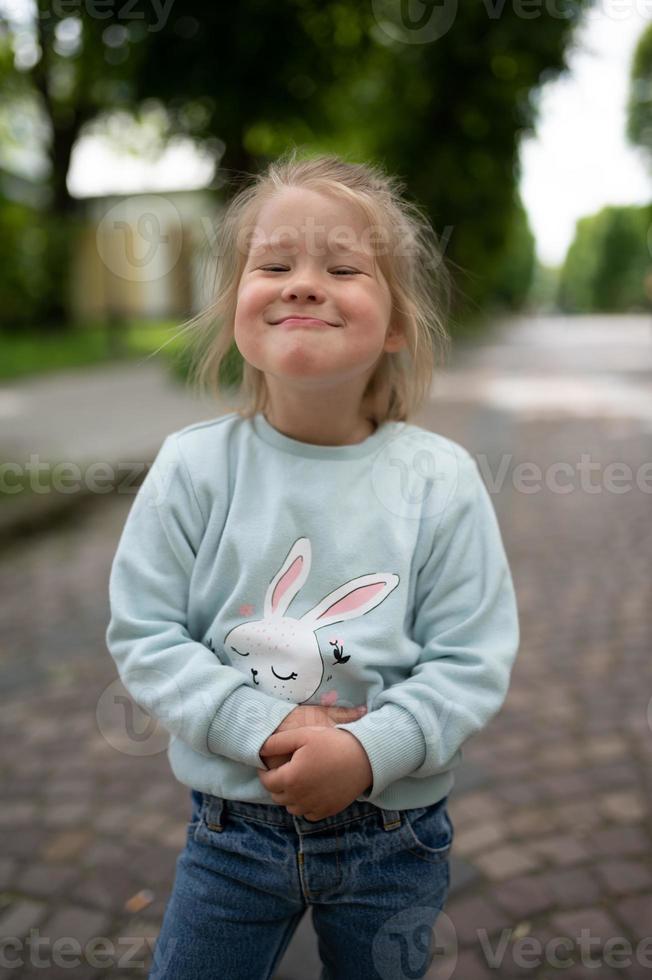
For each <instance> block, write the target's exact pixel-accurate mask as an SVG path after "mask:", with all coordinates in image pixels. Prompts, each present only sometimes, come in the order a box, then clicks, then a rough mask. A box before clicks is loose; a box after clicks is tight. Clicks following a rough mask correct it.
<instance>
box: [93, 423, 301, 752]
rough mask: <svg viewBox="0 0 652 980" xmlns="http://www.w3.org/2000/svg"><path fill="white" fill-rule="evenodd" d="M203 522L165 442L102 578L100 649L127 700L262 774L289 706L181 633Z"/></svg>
mask: <svg viewBox="0 0 652 980" xmlns="http://www.w3.org/2000/svg"><path fill="white" fill-rule="evenodd" d="M204 526H205V525H204V519H203V516H202V513H201V511H200V508H199V504H198V501H197V499H196V496H195V493H194V489H193V486H192V482H191V478H190V473H189V471H188V468H187V466H186V464H185V461H184V459H183V457H182V456H181V449H180V447H179V445H178V441H177V436H176V434H175V433H173V434H172V435H170V436H167V438H166V439H165V441H164V442H163V445H162V446H161V448H160V450H159V452H158V455H157V456H156V459H155V460H154V462H153V464H152V466H151V467H150V470H149V472H148V473H147V475H146V476H145V479H144V480H143V482H142V484H141V486H140V487H139V489H138V492H137V494H136V497H135V499H134V502H133V504H132V507H131V510H130V511H129V514H128V516H127V520H126V522H125V525H124V528H123V531H122V535H121V537H120V540H119V542H118V547H117V550H116V553H115V556H114V559H113V563H112V566H111V573H110V578H109V605H110V621H109V625H108V628H107V631H106V645H107V648H108V650H109V652H110V653H111V655H112V657H113V659H114V660H115V662H116V665H117V668H118V674H119V676H120V679H121V681H122V683H123V684H124V686H125V688H126V689H127V691H128V692H129V694H130V695H131V696H132V698H133V699H134V701H135V702H136V703H137V704H139V705H140V706H141V707H142V708H144V709H145V710H146V711H147V712H148V713H149V714H150V715H152V716H153V717H154V718H156V719H157V720H158V721H159V722H160V723H161V725H162V726H163V727H164V728H165V729H166V730H167V731H169V732H170V733H171V734H173V735H175V736H176V737H178V738H180V739H181V740H182V741H184V742H186V743H187V744H188V745H190V746H192V748H194V749H196V750H197V751H198V752H201V753H202V754H203V755H206V756H211V755H222V756H227V757H228V758H230V759H234V760H236V761H238V762H243V763H246V764H248V765H251V766H255V767H256V768H267V767H266V766H265V765H264V763H263V762H262V760H261V758H260V755H259V750H260V748H261V747H262V745H263V743H264V742H265V741H266V739H267V738H268V737H269V736H270V735H271V734H272V733H273V732H274V731H275V730H276V728H277V727H278V726H279V725H280V723H281V722H282V721H283V719H284V718H285V717H286V716H287V715H288V714H289V713H290V712H291V711H292V710H293V709H294V708H295V707H296V705H294V704H291V703H289V702H287V701H281V700H280V699H277V698H274V697H270V696H269V695H267V694H264V693H262V692H260V691H256V690H254V689H253V688H251V687H249V686H248V684H247V680H246V677H245V676H244V675H243V674H242V673H241V672H240V671H239V670H236V669H235V668H234V667H231V666H229V665H226V664H222V663H220V661H219V659H218V658H217V656H216V654H215V653H213V651H212V650H210V649H209V648H208V647H207V646H205V645H204V644H203V643H201V642H198V641H197V640H196V639H195V638H194V637H193V636H191V635H190V634H189V632H188V624H187V611H188V594H189V585H190V577H191V574H192V571H193V566H194V562H195V557H196V554H197V550H198V548H199V544H200V541H201V538H202V536H203V533H204Z"/></svg>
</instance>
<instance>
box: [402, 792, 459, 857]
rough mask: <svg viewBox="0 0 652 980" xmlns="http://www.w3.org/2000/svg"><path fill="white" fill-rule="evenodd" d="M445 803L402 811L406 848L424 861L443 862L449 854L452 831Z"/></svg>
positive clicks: (441, 801)
mask: <svg viewBox="0 0 652 980" xmlns="http://www.w3.org/2000/svg"><path fill="white" fill-rule="evenodd" d="M446 801H447V797H444V799H443V800H438V801H437V803H433V804H432V806H420V807H416V808H413V809H410V810H403V818H404V826H405V833H406V839H407V848H408V850H410V851H412V852H413V853H414V854H416V855H417V856H418V857H420V858H422V859H423V860H425V861H432V862H433V863H438V862H439V861H445V860H446V859H447V858H448V855H449V853H450V849H451V846H452V843H453V836H454V829H453V824H452V822H451V819H450V817H449V815H448V810H447V808H446Z"/></svg>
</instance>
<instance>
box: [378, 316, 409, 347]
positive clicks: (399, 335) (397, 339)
mask: <svg viewBox="0 0 652 980" xmlns="http://www.w3.org/2000/svg"><path fill="white" fill-rule="evenodd" d="M406 345H407V339H406V337H405V334H404V332H403V330H402V328H401V327H399V326H398V325H396V324H395V323H393V322H390V325H389V327H388V329H387V333H386V334H385V343H384V344H383V350H384V351H387V352H388V353H389V354H392V353H394V352H395V351H397V350H401V349H402V348H403V347H405V346H406Z"/></svg>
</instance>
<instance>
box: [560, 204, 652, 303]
mask: <svg viewBox="0 0 652 980" xmlns="http://www.w3.org/2000/svg"><path fill="white" fill-rule="evenodd" d="M651 211H652V209H651V208H650V207H648V206H645V207H636V206H631V207H614V206H609V207H605V208H602V210H601V211H599V212H598V213H597V214H595V215H591V216H589V217H586V218H581V219H580V220H579V221H578V222H577V225H576V232H575V238H574V240H573V242H572V244H571V246H570V248H569V250H568V253H567V256H566V260H565V262H564V264H563V267H562V270H561V276H560V284H559V294H558V300H559V305H560V307H561V308H562V309H563V310H564V311H566V312H573V313H575V312H576V313H592V312H600V313H617V312H624V311H629V310H643V309H647V308H649V307H650V299H649V298H648V296H647V294H646V288H645V278H646V276H647V275H648V273H649V272H650V269H651V267H652V261H651V259H650V241H651V234H650V227H651V225H650V218H651V217H652V214H651Z"/></svg>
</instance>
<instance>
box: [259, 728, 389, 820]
mask: <svg viewBox="0 0 652 980" xmlns="http://www.w3.org/2000/svg"><path fill="white" fill-rule="evenodd" d="M288 753H292V757H291V758H290V760H289V761H288V762H285V763H284V764H283V765H280V766H278V768H276V769H272V770H270V771H269V772H267V771H266V770H265V769H258V775H259V778H260V781H261V783H262V784H263V786H264V787H265V789H266V790H267V791H268V792H269V793H271V796H272V799H273V800H274V802H275V803H281V804H283V806H284V807H285V808H286V810H287V811H288V813H291V814H293V815H294V816H297V817H306V818H307V819H308V820H323V819H324V818H325V817H330V816H334V815H335V814H336V813H340V811H342V810H344V809H345V808H346V807H347V806H349V804H350V803H352V802H353V801H354V800H355V799H356V798H357V797H358V796H360V794H361V793H363V792H364V791H365V790H366V788H367V787H368V786H370V785H371V784H372V783H373V772H372V769H371V765H370V763H369V758H368V756H367V753H366V752H365V750H364V748H363V747H362V745H361V743H360V742H359V741H358V740H357V738H356V737H355V735H353V734H352V733H351V732H349V731H346V729H342V728H325V727H323V726H316V725H307V726H305V727H301V728H293V729H290V730H287V731H277V732H275V733H274V734H273V735H270V737H269V738H268V739H267V741H266V742H265V744H264V745H263V746H262V748H261V750H260V756H261V758H265V757H267V756H282V755H286V754H288Z"/></svg>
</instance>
